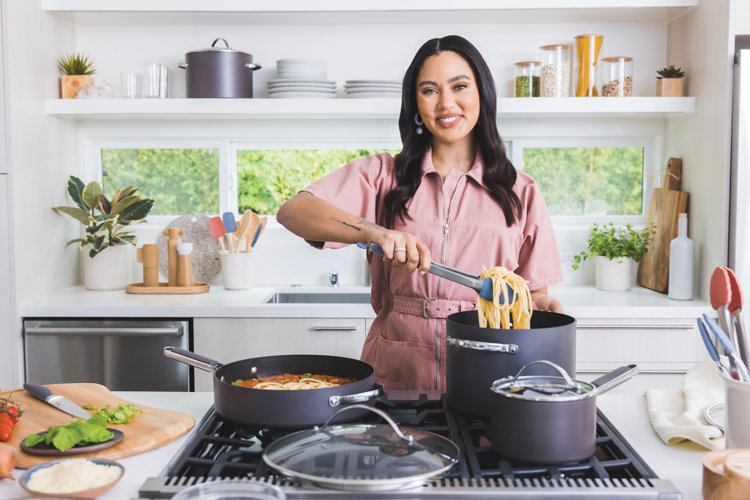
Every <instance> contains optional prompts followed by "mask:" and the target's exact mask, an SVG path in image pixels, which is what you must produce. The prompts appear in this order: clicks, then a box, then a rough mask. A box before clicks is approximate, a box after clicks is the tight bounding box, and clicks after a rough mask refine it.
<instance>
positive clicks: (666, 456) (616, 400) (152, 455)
mask: <svg viewBox="0 0 750 500" xmlns="http://www.w3.org/2000/svg"><path fill="white" fill-rule="evenodd" d="M117 394H118V395H119V396H121V397H123V398H125V399H127V400H130V401H132V402H133V403H136V405H137V404H139V403H140V404H142V405H147V406H154V407H159V408H168V409H170V410H177V411H183V412H185V413H189V414H191V415H193V416H194V417H195V419H196V422H197V421H200V419H201V418H202V416H203V415H204V414H205V412H206V410H207V409H208V408H209V407H210V405H211V404H212V403H213V394H212V393H209V392H197V393H178V392H171V393H165V392H117ZM597 404H598V406H599V408H600V409H601V410H602V411H603V412H604V414H605V415H606V416H607V418H609V419H610V421H611V422H612V423H613V424H614V425H615V427H617V429H618V430H619V431H620V433H621V434H622V435H623V436H624V437H625V439H627V440H628V441H629V442H630V444H631V445H632V446H633V448H634V449H635V450H636V451H637V452H638V454H639V455H641V457H643V459H644V460H645V461H646V463H647V464H648V465H649V466H650V467H651V468H652V469H653V470H654V472H656V474H657V475H658V476H659V477H660V478H663V479H669V480H670V481H672V483H673V484H674V485H675V486H676V487H677V488H678V489H679V490H680V491H681V492H682V493H683V500H699V499H700V498H701V478H702V464H701V459H702V457H703V455H704V454H705V453H707V451H706V450H705V449H703V448H700V447H698V446H694V445H689V444H688V445H677V446H667V445H665V444H664V443H663V442H662V441H660V440H659V438H658V437H657V436H656V434H655V433H654V432H653V430H652V429H651V426H650V424H649V421H648V416H647V414H646V402H645V399H644V396H643V394H603V395H601V396H598V397H597ZM188 435H189V433H188V434H187V435H185V436H182V437H181V438H179V439H177V440H176V441H173V442H171V443H169V444H167V445H165V446H163V447H161V448H157V449H155V450H152V451H149V452H146V453H142V454H140V455H135V456H132V457H128V458H124V459H121V460H119V462H120V463H121V464H122V465H123V466H125V475H124V477H123V478H122V479H121V480H120V482H119V483H117V485H116V486H115V487H114V488H113V489H112V490H110V491H109V492H107V493H106V494H104V495H102V496H101V497H99V498H102V499H105V500H125V499H131V498H137V497H138V489H139V488H140V487H141V485H142V484H143V482H144V480H145V479H146V478H148V477H154V476H158V475H160V474H161V472H162V471H163V470H164V468H165V467H166V465H167V463H168V462H169V460H170V459H171V457H172V456H173V455H174V454H175V453H176V452H177V451H178V450H179V448H180V447H181V446H182V444H183V443H184V442H185V440H186V439H187V436H188ZM22 472H23V471H21V470H18V469H17V470H16V471H15V472H14V475H15V477H16V478H18V477H20V475H21V474H22ZM25 496H26V493H25V492H24V490H22V489H21V487H20V486H19V485H18V482H17V481H10V480H8V479H3V480H0V498H23V497H25Z"/></svg>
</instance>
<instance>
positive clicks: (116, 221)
mask: <svg viewBox="0 0 750 500" xmlns="http://www.w3.org/2000/svg"><path fill="white" fill-rule="evenodd" d="M67 191H68V196H70V199H71V200H73V203H74V204H75V206H72V207H66V206H61V207H53V209H54V210H55V211H57V212H58V213H62V214H65V215H69V216H71V217H73V218H74V219H76V220H77V221H79V222H80V223H81V224H83V225H84V226H86V236H85V237H83V238H75V239H72V240H70V241H69V242H68V243H67V245H66V246H70V245H72V244H73V243H78V248H80V249H81V250H83V247H85V246H86V245H90V246H91V249H90V250H89V257H91V258H94V257H95V256H96V254H98V253H99V252H101V251H102V250H104V249H105V248H107V247H109V246H114V245H125V244H130V245H135V244H136V242H137V240H136V237H135V234H134V233H133V231H131V230H128V229H126V228H127V227H128V226H132V225H133V224H140V223H142V222H145V218H146V216H147V215H148V213H149V212H150V211H151V207H153V206H154V200H152V199H151V198H146V197H144V196H143V195H139V194H136V192H137V191H138V188H136V187H132V186H130V187H126V188H124V189H118V190H117V193H115V196H114V197H113V198H112V200H111V201H110V200H108V199H107V197H106V196H104V194H103V193H102V187H101V185H100V184H99V183H98V182H96V181H92V182H89V183H88V184H86V185H84V184H83V182H82V181H81V179H79V178H78V177H76V176H74V175H71V176H70V177H68V182H67ZM97 212H99V213H98V214H97Z"/></svg>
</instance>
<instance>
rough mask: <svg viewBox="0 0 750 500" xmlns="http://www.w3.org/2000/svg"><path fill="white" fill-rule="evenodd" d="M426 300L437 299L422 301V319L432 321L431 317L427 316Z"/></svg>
mask: <svg viewBox="0 0 750 500" xmlns="http://www.w3.org/2000/svg"><path fill="white" fill-rule="evenodd" d="M428 300H437V299H424V300H423V301H422V316H424V319H433V317H432V316H430V315H429V314H427V301H428Z"/></svg>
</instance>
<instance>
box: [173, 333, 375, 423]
mask: <svg viewBox="0 0 750 500" xmlns="http://www.w3.org/2000/svg"><path fill="white" fill-rule="evenodd" d="M164 355H165V356H166V357H168V358H172V359H174V360H177V361H180V362H182V363H186V364H189V365H191V366H194V367H196V368H200V369H201V370H205V371H210V372H213V374H214V376H213V386H214V408H215V409H216V412H217V413H218V414H219V415H221V416H223V417H224V418H227V419H229V420H233V421H235V422H239V423H242V424H248V425H253V426H257V427H273V428H278V429H299V428H303V427H312V426H315V425H321V424H323V423H324V422H326V420H328V418H329V417H331V416H332V415H333V414H334V413H336V410H339V409H341V407H342V406H347V405H352V404H356V403H366V402H369V401H372V400H374V399H375V398H378V397H380V396H381V395H382V394H383V387H382V386H380V385H377V384H376V383H375V368H373V367H372V366H371V365H369V364H367V363H365V362H364V361H360V360H358V359H351V358H344V357H338V356H321V355H313V354H291V355H283V356H265V357H259V358H250V359H243V360H240V361H234V362H232V363H228V364H226V365H222V364H221V363H219V362H218V361H215V360H213V359H211V358H207V357H205V356H201V355H200V354H196V353H194V352H191V351H186V350H185V349H180V348H177V347H171V346H169V347H165V348H164ZM284 373H313V374H325V375H334V376H337V377H346V378H353V379H355V381H354V382H352V383H350V384H344V385H339V386H335V387H328V388H325V389H310V390H303V391H273V390H267V389H250V388H248V387H242V386H238V385H232V381H234V380H237V379H249V378H253V377H256V376H257V377H263V376H270V375H281V374H284ZM365 413H367V410H352V411H349V412H344V414H343V415H340V416H336V419H335V420H333V421H334V422H347V421H351V420H356V419H358V418H360V417H362V415H364V414H365Z"/></svg>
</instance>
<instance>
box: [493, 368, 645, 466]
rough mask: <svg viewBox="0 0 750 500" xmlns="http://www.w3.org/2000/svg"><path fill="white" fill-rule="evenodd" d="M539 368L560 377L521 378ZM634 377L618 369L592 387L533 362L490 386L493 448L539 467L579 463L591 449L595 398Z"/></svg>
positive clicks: (593, 447) (629, 370)
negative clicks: (537, 366)
mask: <svg viewBox="0 0 750 500" xmlns="http://www.w3.org/2000/svg"><path fill="white" fill-rule="evenodd" d="M539 364H544V365H547V366H550V367H552V368H554V369H555V370H556V371H558V373H559V374H560V376H549V375H524V376H522V373H523V372H525V371H526V369H527V368H528V367H530V366H532V365H539ZM636 373H638V368H636V366H635V365H627V366H621V367H620V368H617V369H615V370H613V371H611V372H609V373H608V374H606V375H604V376H602V377H599V378H598V379H596V380H594V381H593V382H591V383H588V382H581V381H578V380H572V379H571V378H570V376H569V375H568V373H567V372H566V371H565V370H564V369H563V368H562V367H560V366H558V365H557V364H555V363H553V362H551V361H547V360H538V361H533V362H531V363H529V364H527V365H526V366H524V367H523V368H521V370H519V372H518V373H517V374H516V375H514V376H511V377H506V378H503V379H500V380H496V381H495V382H493V383H492V388H491V395H492V417H491V419H492V422H491V439H492V447H493V448H495V449H496V450H497V451H498V452H499V453H500V454H501V455H503V456H505V457H508V458H511V459H517V460H526V461H529V462H538V463H562V462H575V461H579V460H584V459H586V458H588V457H590V456H591V455H593V454H594V451H595V450H596V396H597V395H599V394H602V393H604V392H607V391H608V390H610V389H612V388H613V387H615V386H617V385H619V384H621V383H623V382H625V381H626V380H628V379H630V378H631V377H633V376H634V375H635V374H636Z"/></svg>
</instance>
